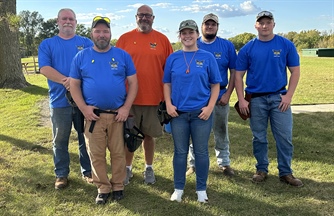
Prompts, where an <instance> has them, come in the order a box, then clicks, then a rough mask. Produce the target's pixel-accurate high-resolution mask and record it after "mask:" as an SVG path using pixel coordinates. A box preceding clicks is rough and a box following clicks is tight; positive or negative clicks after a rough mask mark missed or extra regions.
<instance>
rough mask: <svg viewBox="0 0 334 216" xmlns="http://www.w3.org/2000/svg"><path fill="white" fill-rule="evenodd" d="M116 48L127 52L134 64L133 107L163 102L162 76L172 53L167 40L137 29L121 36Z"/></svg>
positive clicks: (156, 32)
mask: <svg viewBox="0 0 334 216" xmlns="http://www.w3.org/2000/svg"><path fill="white" fill-rule="evenodd" d="M116 47H119V48H121V49H123V50H125V51H126V52H128V53H129V54H130V55H131V57H132V60H133V62H134V64H135V67H136V71H137V78H138V93H137V97H136V99H135V101H134V102H133V104H134V105H158V104H159V102H160V101H162V100H163V98H164V96H163V82H162V78H163V74H164V67H165V62H166V59H167V57H168V56H169V55H170V54H171V53H172V52H173V48H172V46H171V44H170V42H169V40H168V38H167V37H166V36H165V35H163V34H162V33H160V32H158V31H155V30H152V31H151V32H150V33H148V34H144V33H141V32H138V31H137V29H134V30H132V31H129V32H127V33H125V34H123V35H122V36H121V37H120V38H119V39H118V41H117V43H116Z"/></svg>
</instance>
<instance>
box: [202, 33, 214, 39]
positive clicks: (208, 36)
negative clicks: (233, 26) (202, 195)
mask: <svg viewBox="0 0 334 216" xmlns="http://www.w3.org/2000/svg"><path fill="white" fill-rule="evenodd" d="M216 36H217V33H214V34H205V33H203V37H204V38H206V39H208V40H212V39H214V38H215V37H216Z"/></svg>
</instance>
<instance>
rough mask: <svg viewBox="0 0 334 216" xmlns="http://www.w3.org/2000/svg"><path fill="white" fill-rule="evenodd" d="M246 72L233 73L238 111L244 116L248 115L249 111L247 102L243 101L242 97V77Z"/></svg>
mask: <svg viewBox="0 0 334 216" xmlns="http://www.w3.org/2000/svg"><path fill="white" fill-rule="evenodd" d="M245 73H246V71H236V72H235V83H234V85H235V91H236V92H237V96H238V101H239V109H240V112H241V113H242V114H244V115H248V113H249V109H248V104H249V102H248V101H246V100H245V95H244V81H243V77H244V75H245Z"/></svg>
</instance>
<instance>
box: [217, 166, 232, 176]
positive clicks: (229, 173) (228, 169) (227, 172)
mask: <svg viewBox="0 0 334 216" xmlns="http://www.w3.org/2000/svg"><path fill="white" fill-rule="evenodd" d="M219 169H221V170H222V171H223V174H224V175H225V176H234V171H233V169H232V168H231V167H230V166H219Z"/></svg>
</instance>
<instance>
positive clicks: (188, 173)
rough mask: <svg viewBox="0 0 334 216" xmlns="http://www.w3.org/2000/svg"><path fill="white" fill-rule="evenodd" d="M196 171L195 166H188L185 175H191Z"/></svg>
mask: <svg viewBox="0 0 334 216" xmlns="http://www.w3.org/2000/svg"><path fill="white" fill-rule="evenodd" d="M195 172H196V168H195V167H189V169H188V171H187V172H186V175H187V176H188V175H191V174H193V173H195Z"/></svg>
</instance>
